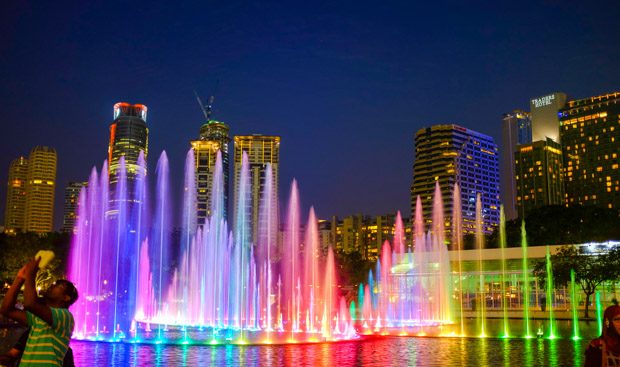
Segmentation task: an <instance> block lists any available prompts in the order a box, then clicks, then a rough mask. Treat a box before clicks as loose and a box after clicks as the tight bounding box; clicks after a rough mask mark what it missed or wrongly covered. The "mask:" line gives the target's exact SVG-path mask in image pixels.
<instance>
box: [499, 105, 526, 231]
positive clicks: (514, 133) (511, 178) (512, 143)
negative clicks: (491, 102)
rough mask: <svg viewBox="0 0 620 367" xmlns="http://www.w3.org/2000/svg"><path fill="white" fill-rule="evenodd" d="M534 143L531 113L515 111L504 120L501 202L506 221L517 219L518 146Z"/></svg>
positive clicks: (506, 115)
mask: <svg viewBox="0 0 620 367" xmlns="http://www.w3.org/2000/svg"><path fill="white" fill-rule="evenodd" d="M531 142H532V121H531V120H530V116H529V113H527V112H524V111H520V110H515V111H513V112H512V113H506V114H504V117H503V119H502V145H503V146H502V153H503V155H502V157H501V167H500V168H501V176H500V177H501V182H500V188H501V199H502V200H501V201H502V204H504V213H505V214H506V219H508V220H511V219H515V218H516V217H517V202H516V197H517V188H516V181H515V158H514V154H515V152H516V151H517V146H518V145H521V144H528V143H531Z"/></svg>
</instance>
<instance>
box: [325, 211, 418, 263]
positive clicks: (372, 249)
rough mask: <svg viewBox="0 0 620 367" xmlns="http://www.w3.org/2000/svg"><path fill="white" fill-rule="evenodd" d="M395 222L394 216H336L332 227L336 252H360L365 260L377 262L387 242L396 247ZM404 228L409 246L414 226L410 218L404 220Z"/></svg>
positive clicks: (332, 237)
mask: <svg viewBox="0 0 620 367" xmlns="http://www.w3.org/2000/svg"><path fill="white" fill-rule="evenodd" d="M395 220H396V216H395V215H394V214H386V215H378V216H375V217H373V216H367V215H362V214H356V215H350V216H347V217H344V218H342V219H339V218H338V217H335V216H334V217H332V220H331V226H330V227H331V228H330V229H331V236H330V237H331V239H332V242H331V243H332V244H333V246H334V248H335V249H336V251H341V252H345V253H351V252H359V253H360V254H361V255H362V258H363V259H364V260H371V261H375V260H377V259H378V258H379V256H380V255H381V248H382V246H383V244H384V243H385V241H389V242H390V245H391V246H394V232H395V225H394V223H395ZM403 227H404V228H403V229H404V230H405V238H406V242H407V243H406V245H407V246H408V245H409V244H411V243H412V241H411V238H412V236H411V229H412V226H411V223H410V222H409V219H408V218H403ZM392 248H393V247H392Z"/></svg>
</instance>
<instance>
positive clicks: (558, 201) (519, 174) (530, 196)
mask: <svg viewBox="0 0 620 367" xmlns="http://www.w3.org/2000/svg"><path fill="white" fill-rule="evenodd" d="M514 160H515V162H516V168H515V171H516V176H515V178H516V182H517V211H518V213H519V217H521V218H525V216H526V215H527V214H528V213H529V212H530V211H531V210H532V209H535V208H539V207H541V206H545V205H562V204H564V180H563V173H562V147H561V146H560V144H558V143H556V142H555V141H553V140H552V139H547V140H545V141H535V142H533V143H530V144H523V145H519V147H518V148H517V151H516V152H515V154H514Z"/></svg>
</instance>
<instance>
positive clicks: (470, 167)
mask: <svg viewBox="0 0 620 367" xmlns="http://www.w3.org/2000/svg"><path fill="white" fill-rule="evenodd" d="M497 155H498V148H497V145H496V144H495V142H494V141H493V138H491V137H490V136H487V135H484V134H481V133H479V132H476V131H473V130H470V129H466V128H464V127H461V126H458V125H454V124H447V125H434V126H431V127H428V128H423V129H420V130H419V131H418V132H417V133H416V135H415V160H414V164H413V185H412V186H411V213H412V214H414V215H415V205H416V198H417V196H420V198H421V199H422V206H423V215H424V220H425V221H426V223H427V225H428V224H429V223H430V222H431V221H432V211H433V195H434V192H435V183H436V182H438V183H439V187H440V189H441V195H442V199H443V210H444V216H445V220H446V221H445V229H446V240H447V241H450V239H451V234H452V228H451V225H452V209H453V207H454V205H460V206H461V210H462V214H463V233H474V231H475V217H476V210H475V208H476V196H477V194H480V195H481V201H482V215H483V230H484V232H485V233H486V234H489V233H491V232H493V230H494V229H495V227H497V226H498V224H499V206H500V197H499V161H498V157H497ZM457 183H458V184H459V186H460V188H461V203H453V191H454V185H455V184H457ZM414 215H412V216H414Z"/></svg>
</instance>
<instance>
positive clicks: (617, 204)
mask: <svg viewBox="0 0 620 367" xmlns="http://www.w3.org/2000/svg"><path fill="white" fill-rule="evenodd" d="M560 113H561V116H560V134H561V139H562V153H563V158H564V183H565V189H566V200H565V203H566V205H569V206H570V205H597V206H602V207H607V208H620V169H619V168H618V165H619V164H620V160H619V157H618V156H619V155H620V92H615V93H610V94H606V95H601V96H596V97H590V98H584V99H579V100H575V101H570V102H568V104H567V106H566V107H565V108H563V109H562V110H561V111H560Z"/></svg>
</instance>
